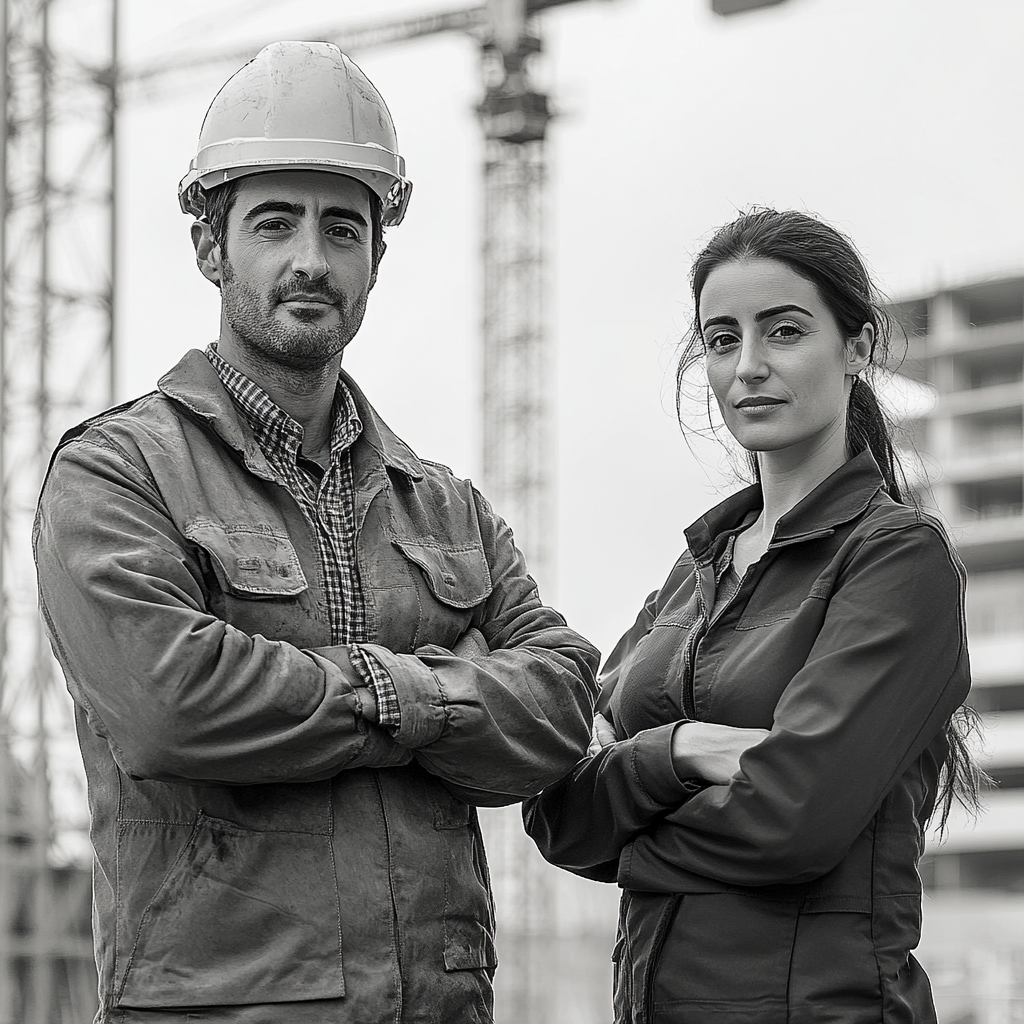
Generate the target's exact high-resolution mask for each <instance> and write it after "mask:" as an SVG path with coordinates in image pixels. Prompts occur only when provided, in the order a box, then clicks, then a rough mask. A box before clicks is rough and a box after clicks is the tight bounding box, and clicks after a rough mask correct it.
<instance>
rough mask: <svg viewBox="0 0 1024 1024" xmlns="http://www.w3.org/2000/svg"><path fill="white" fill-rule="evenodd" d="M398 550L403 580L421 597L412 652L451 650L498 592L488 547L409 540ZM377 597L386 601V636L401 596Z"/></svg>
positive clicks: (383, 618) (383, 608)
mask: <svg viewBox="0 0 1024 1024" xmlns="http://www.w3.org/2000/svg"><path fill="white" fill-rule="evenodd" d="M392 545H393V547H394V550H395V553H396V555H398V556H399V558H400V559H401V562H402V563H403V568H404V572H403V573H402V575H403V576H405V577H406V579H408V580H409V581H410V582H411V584H412V586H413V588H414V593H415V598H416V604H417V608H416V613H415V616H414V621H416V623H417V626H416V635H415V637H413V638H412V639H411V649H412V650H415V649H416V648H417V647H422V646H423V645H425V644H437V645H438V646H440V647H446V648H448V649H451V647H452V646H453V645H454V644H455V641H456V640H458V638H459V637H460V636H461V635H462V634H463V633H464V632H465V631H466V630H467V629H468V628H469V626H470V624H471V623H472V621H473V613H474V609H476V608H478V607H479V606H480V605H481V604H483V602H484V601H486V600H487V598H488V597H489V596H490V594H491V591H492V590H493V584H492V582H491V574H490V568H489V566H488V564H487V559H486V558H485V556H484V551H483V547H482V546H480V545H472V544H465V545H444V544H439V543H436V542H430V541H419V540H415V541H413V540H406V539H404V538H398V539H395V540H393V541H392ZM376 596H377V598H378V600H380V601H382V602H383V604H382V606H381V607H379V609H378V611H379V613H380V618H381V626H382V631H383V628H384V624H385V621H386V619H387V618H389V617H390V616H389V615H388V602H389V601H390V600H394V599H395V597H396V596H397V595H395V594H394V593H392V592H388V591H385V592H382V593H379V594H378V595H376ZM410 617H411V618H413V616H410Z"/></svg>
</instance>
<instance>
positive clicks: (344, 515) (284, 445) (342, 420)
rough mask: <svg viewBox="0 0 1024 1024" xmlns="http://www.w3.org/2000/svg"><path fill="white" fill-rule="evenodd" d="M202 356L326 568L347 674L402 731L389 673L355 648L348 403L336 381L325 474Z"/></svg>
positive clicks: (246, 387)
mask: <svg viewBox="0 0 1024 1024" xmlns="http://www.w3.org/2000/svg"><path fill="white" fill-rule="evenodd" d="M206 356H207V358H208V359H209V360H210V362H211V363H212V364H213V367H214V369H215V370H216V371H217V375H218V376H219V377H220V379H221V383H223V385H224V388H225V390H226V391H227V393H228V394H229V395H230V396H231V399H232V401H234V403H235V404H236V405H237V406H238V408H239V410H240V412H241V413H242V415H243V416H244V417H245V419H246V421H247V422H248V424H249V426H250V427H252V431H253V434H254V435H255V438H256V443H257V444H258V445H259V446H260V449H261V450H262V451H263V454H264V455H265V456H266V459H267V462H268V463H269V464H270V468H271V470H272V471H273V473H274V475H275V477H276V478H277V482H278V483H279V484H281V486H282V487H284V488H285V489H286V490H287V491H288V493H289V494H290V495H291V496H292V497H293V498H294V499H295V500H296V502H297V503H298V505H299V508H301V509H302V512H303V515H305V517H306V519H307V520H308V521H309V524H310V525H311V526H312V527H313V532H314V534H315V535H316V542H317V549H318V551H319V555H320V561H321V563H322V565H323V567H324V590H325V592H326V597H327V614H328V617H329V619H330V624H331V642H332V643H334V644H347V645H348V646H349V659H350V660H351V662H352V667H353V668H354V669H355V670H356V672H357V673H358V675H359V677H360V679H361V680H362V682H363V683H364V684H365V685H366V686H368V687H369V688H370V690H371V691H372V693H373V695H374V697H375V699H376V701H377V713H378V716H379V720H380V724H381V725H387V726H395V727H398V726H399V725H401V720H402V718H401V709H400V707H399V704H398V694H397V693H396V691H395V686H394V683H393V682H392V681H391V677H390V676H389V675H388V673H387V670H386V669H385V668H384V667H383V666H382V665H381V664H380V662H379V661H377V659H376V658H375V657H374V656H373V655H372V654H371V653H370V652H369V651H365V650H363V649H362V648H361V647H360V646H359V644H360V642H368V641H369V640H370V637H368V636H367V635H366V601H365V599H364V596H363V591H362V588H361V586H360V582H359V570H358V568H357V566H356V524H355V502H354V491H355V489H354V485H353V482H352V458H351V454H352V453H351V449H352V445H353V443H354V442H355V440H356V439H357V438H358V437H359V434H360V432H361V431H362V429H363V425H362V423H360V421H359V416H358V414H357V413H356V409H355V405H354V404H353V402H352V396H351V395H350V394H349V393H348V389H347V388H346V387H345V385H344V384H342V383H341V381H340V380H339V382H338V388H337V391H336V392H335V399H334V426H333V428H332V431H331V458H330V463H329V465H328V467H327V470H326V471H322V470H321V468H320V467H319V466H317V465H316V463H314V462H312V461H311V460H309V459H307V458H305V457H304V456H303V455H302V426H301V424H299V423H297V422H296V421H295V420H294V419H292V417H291V416H289V415H288V413H286V412H285V411H284V410H283V409H282V408H281V407H280V406H279V405H277V404H276V403H275V402H274V401H273V399H271V397H270V396H269V395H268V394H267V393H266V391H264V390H263V389H262V388H261V387H260V386H259V385H258V384H255V383H254V382H253V381H251V380H250V379H249V378H248V377H246V376H245V374H243V373H240V372H239V371H238V370H236V369H235V367H233V366H232V365H231V364H230V363H228V362H226V361H225V360H224V359H222V358H221V356H220V355H218V354H217V347H216V345H209V346H207V349H206Z"/></svg>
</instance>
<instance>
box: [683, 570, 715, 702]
mask: <svg viewBox="0 0 1024 1024" xmlns="http://www.w3.org/2000/svg"><path fill="white" fill-rule="evenodd" d="M694 567H695V568H696V570H697V572H696V580H695V583H696V586H695V588H694V593H695V594H696V596H697V607H698V608H699V609H700V621H701V626H700V628H695V629H692V630H690V635H689V636H688V637H687V638H686V646H685V647H684V648H683V664H684V665H685V666H686V679H685V681H684V685H683V717H684V718H686V719H687V720H688V721H693V720H694V719H695V718H696V716H697V709H696V707H695V705H694V698H693V674H694V671H695V669H696V665H697V647H698V646H699V645H700V642H701V640H703V639H704V637H705V635H706V634H707V631H708V626H709V622H708V610H707V607H706V606H705V604H704V594H703V593H702V590H701V582H700V567H699V566H697V565H696V563H694Z"/></svg>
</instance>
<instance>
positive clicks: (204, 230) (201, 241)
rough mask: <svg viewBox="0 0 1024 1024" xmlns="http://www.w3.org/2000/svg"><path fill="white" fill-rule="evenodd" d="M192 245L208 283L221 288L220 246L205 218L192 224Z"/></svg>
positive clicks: (197, 263) (200, 218)
mask: <svg viewBox="0 0 1024 1024" xmlns="http://www.w3.org/2000/svg"><path fill="white" fill-rule="evenodd" d="M192 245H193V246H194V247H195V250H196V266H197V267H199V272H200V273H201V274H202V275H203V277H205V278H206V280H207V281H212V282H213V283H214V284H215V285H216V286H217V287H218V288H219V287H220V275H221V254H220V246H219V245H218V244H217V241H216V239H215V238H214V237H213V229H212V228H211V227H210V222H209V221H208V220H207V219H206V218H205V217H199V218H197V219H196V220H194V221H193V222H192Z"/></svg>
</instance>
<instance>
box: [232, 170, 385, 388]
mask: <svg viewBox="0 0 1024 1024" xmlns="http://www.w3.org/2000/svg"><path fill="white" fill-rule="evenodd" d="M370 217H371V213H370V201H369V196H368V193H367V191H366V188H365V186H363V185H362V184H360V183H359V182H358V181H355V180H354V179H352V178H346V177H344V176H342V175H340V174H334V173H331V172H329V171H272V172H268V173H266V174H255V175H252V176H250V177H246V178H243V179H242V180H241V181H240V182H239V185H238V191H237V197H236V199H235V203H234V206H233V207H232V209H231V212H230V214H229V215H228V222H227V238H226V243H227V244H226V245H225V254H224V256H223V258H222V260H221V269H220V288H221V337H222V340H223V339H224V338H225V337H228V338H230V339H231V340H232V341H233V342H234V343H236V344H238V345H240V346H242V347H243V348H245V349H248V350H249V351H250V352H251V353H252V354H253V355H258V356H261V357H262V358H263V359H266V360H269V361H270V362H273V363H279V364H282V365H285V366H288V367H290V368H293V369H313V368H317V367H321V366H323V365H324V364H325V363H326V362H328V361H329V360H330V359H332V358H333V357H334V356H336V355H338V354H339V353H340V352H341V351H342V350H343V349H344V348H345V346H346V345H347V344H348V343H349V342H350V341H351V340H352V338H353V337H354V336H355V333H356V331H358V330H359V326H360V324H361V323H362V321H363V314H364V312H365V310H366V296H367V293H368V292H369V290H370V287H371V284H372V230H371V226H370Z"/></svg>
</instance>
